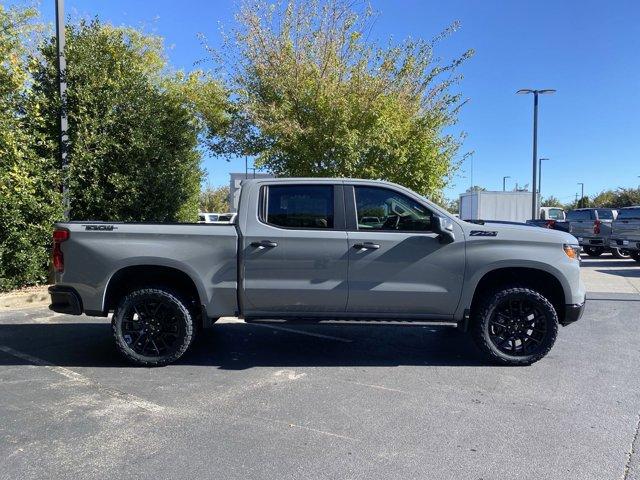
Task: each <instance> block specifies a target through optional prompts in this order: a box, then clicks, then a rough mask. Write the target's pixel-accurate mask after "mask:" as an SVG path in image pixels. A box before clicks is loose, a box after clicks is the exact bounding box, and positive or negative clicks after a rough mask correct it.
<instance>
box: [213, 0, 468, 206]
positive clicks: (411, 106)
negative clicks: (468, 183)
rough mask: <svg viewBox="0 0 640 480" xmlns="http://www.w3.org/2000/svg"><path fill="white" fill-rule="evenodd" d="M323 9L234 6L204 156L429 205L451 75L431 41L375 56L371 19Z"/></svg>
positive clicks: (450, 110) (446, 139) (451, 101)
mask: <svg viewBox="0 0 640 480" xmlns="http://www.w3.org/2000/svg"><path fill="white" fill-rule="evenodd" d="M358 5H361V4H358V3H357V2H355V3H354V2H347V1H343V0H329V1H328V2H316V1H311V2H305V1H299V2H296V1H294V0H290V1H288V2H285V3H284V4H276V5H270V4H268V3H265V2H257V3H251V4H245V5H244V6H243V7H242V8H241V10H240V13H239V14H238V16H237V19H238V24H239V27H238V29H237V30H236V31H235V35H234V36H233V37H232V40H231V41H230V42H229V43H228V44H227V48H226V50H224V51H223V58H226V60H227V61H228V62H229V65H231V64H232V65H233V72H235V74H234V75H233V76H232V78H231V82H230V85H231V89H232V91H233V94H234V98H235V102H234V105H233V107H232V109H231V110H230V114H231V115H230V119H229V130H228V131H227V135H224V136H222V137H218V138H211V139H210V140H211V146H212V148H213V150H214V151H215V152H222V153H226V154H230V155H245V154H252V155H255V156H256V161H255V163H256V164H257V165H259V166H263V167H266V168H267V169H268V170H270V171H271V172H273V173H275V174H276V175H279V176H283V175H287V176H339V177H363V178H375V179H387V180H392V181H395V182H398V183H401V184H403V185H406V186H408V187H410V188H412V189H414V190H415V191H417V192H419V193H422V194H428V195H431V196H438V195H439V194H440V192H441V190H442V188H443V187H444V186H445V185H446V184H447V183H448V181H449V180H450V178H451V176H452V174H453V172H454V171H455V169H456V167H457V162H456V161H455V158H456V155H457V153H458V151H459V148H460V145H461V140H462V135H458V136H456V135H453V134H451V133H449V132H451V131H452V128H451V127H452V126H453V125H454V124H455V123H456V115H457V112H458V109H459V108H460V106H461V105H462V103H463V102H462V97H461V95H460V94H458V93H453V92H452V87H453V86H454V84H456V83H457V82H458V81H459V79H460V78H461V77H460V76H459V75H458V74H457V70H458V67H459V66H460V65H461V64H462V63H463V62H464V61H465V60H466V59H468V58H469V57H471V55H472V54H473V52H472V51H471V50H468V51H466V52H464V53H463V54H462V55H461V56H459V57H457V58H455V59H453V60H452V61H450V62H444V63H443V62H441V61H440V60H439V59H438V57H436V55H435V53H434V49H435V47H436V44H437V43H438V42H439V41H440V40H442V39H444V38H445V37H447V36H449V35H450V34H451V33H452V32H454V31H455V30H456V29H457V28H458V24H457V23H454V24H453V25H452V26H450V27H449V28H447V29H446V30H445V31H444V32H442V33H441V34H440V35H437V36H436V37H435V38H434V39H433V40H431V41H423V40H410V41H406V42H404V43H402V44H400V45H393V44H390V46H388V47H379V46H377V45H375V44H373V43H372V42H371V41H370V40H369V35H368V32H369V31H370V29H371V27H372V14H371V12H370V10H368V9H365V8H358Z"/></svg>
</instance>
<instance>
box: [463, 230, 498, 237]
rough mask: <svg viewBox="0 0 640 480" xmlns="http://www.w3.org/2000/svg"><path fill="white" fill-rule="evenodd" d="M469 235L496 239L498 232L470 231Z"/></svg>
mask: <svg viewBox="0 0 640 480" xmlns="http://www.w3.org/2000/svg"><path fill="white" fill-rule="evenodd" d="M469 235H470V236H472V237H497V236H498V232H494V231H490V230H471V233H470V234H469Z"/></svg>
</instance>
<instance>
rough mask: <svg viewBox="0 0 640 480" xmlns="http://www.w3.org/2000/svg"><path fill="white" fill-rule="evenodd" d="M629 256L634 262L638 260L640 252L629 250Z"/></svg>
mask: <svg viewBox="0 0 640 480" xmlns="http://www.w3.org/2000/svg"><path fill="white" fill-rule="evenodd" d="M631 258H633V259H634V260H635V261H636V262H640V252H639V251H636V252H631Z"/></svg>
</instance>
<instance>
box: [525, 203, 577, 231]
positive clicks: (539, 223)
mask: <svg viewBox="0 0 640 480" xmlns="http://www.w3.org/2000/svg"><path fill="white" fill-rule="evenodd" d="M566 219H567V216H566V214H565V211H564V210H563V209H562V208H560V207H540V218H536V219H531V220H527V224H528V225H535V226H536V227H542V228H550V229H552V230H560V231H562V232H568V231H569V222H567V221H566Z"/></svg>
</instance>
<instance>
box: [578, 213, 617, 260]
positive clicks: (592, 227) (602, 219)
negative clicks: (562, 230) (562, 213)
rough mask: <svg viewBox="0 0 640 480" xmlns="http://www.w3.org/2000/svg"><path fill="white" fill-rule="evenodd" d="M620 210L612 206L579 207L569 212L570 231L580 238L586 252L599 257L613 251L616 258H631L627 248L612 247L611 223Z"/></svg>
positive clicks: (579, 240) (579, 241)
mask: <svg viewBox="0 0 640 480" xmlns="http://www.w3.org/2000/svg"><path fill="white" fill-rule="evenodd" d="M617 215H618V211H617V210H614V209H611V208H578V209H575V210H571V211H570V212H569V213H567V222H568V224H569V233H571V234H572V235H573V236H574V237H576V238H577V239H578V243H579V244H580V246H581V247H582V249H583V250H584V252H585V253H586V254H587V255H589V256H590V257H599V256H600V255H602V254H603V253H604V252H607V251H609V250H610V251H611V254H612V255H613V256H614V257H615V258H629V254H628V252H627V251H626V250H624V249H620V248H617V247H610V246H609V245H610V237H611V225H612V223H613V221H614V220H615V219H616V216H617Z"/></svg>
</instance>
